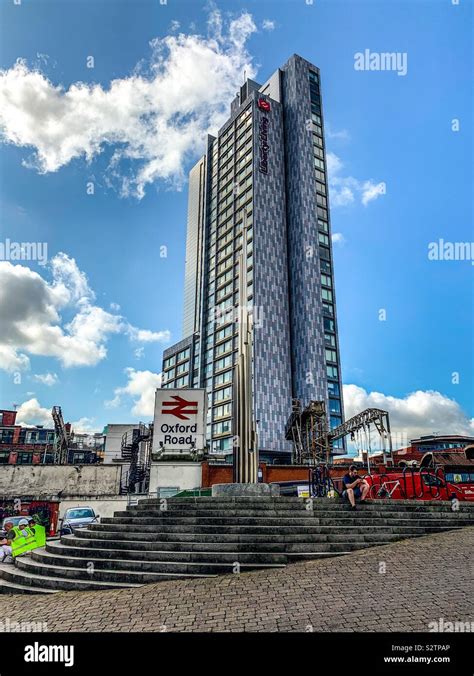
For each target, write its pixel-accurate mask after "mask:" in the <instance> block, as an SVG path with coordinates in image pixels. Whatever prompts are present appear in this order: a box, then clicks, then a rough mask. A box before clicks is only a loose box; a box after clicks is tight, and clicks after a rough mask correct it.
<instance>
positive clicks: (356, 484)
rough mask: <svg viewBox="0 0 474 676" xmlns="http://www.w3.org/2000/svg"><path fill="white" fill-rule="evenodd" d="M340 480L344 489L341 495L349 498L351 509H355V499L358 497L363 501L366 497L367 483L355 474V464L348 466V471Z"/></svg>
mask: <svg viewBox="0 0 474 676" xmlns="http://www.w3.org/2000/svg"><path fill="white" fill-rule="evenodd" d="M342 481H343V483H344V489H345V490H344V492H343V495H344V497H347V498H349V502H350V503H351V507H352V509H355V508H356V499H359V498H360V501H361V502H364V500H365V498H366V497H367V493H368V492H369V484H368V483H367V481H365V480H364V479H362V478H361V477H360V476H359V475H358V474H357V467H356V466H355V465H351V466H350V467H349V472H348V473H347V474H346V475H345V476H344V478H343V480H342Z"/></svg>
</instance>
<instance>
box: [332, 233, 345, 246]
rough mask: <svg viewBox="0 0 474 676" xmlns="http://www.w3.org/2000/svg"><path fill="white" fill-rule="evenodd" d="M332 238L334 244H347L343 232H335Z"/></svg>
mask: <svg viewBox="0 0 474 676" xmlns="http://www.w3.org/2000/svg"><path fill="white" fill-rule="evenodd" d="M331 240H332V243H333V244H341V245H342V244H345V243H346V238H345V237H344V235H343V234H342V232H333V234H332V236H331Z"/></svg>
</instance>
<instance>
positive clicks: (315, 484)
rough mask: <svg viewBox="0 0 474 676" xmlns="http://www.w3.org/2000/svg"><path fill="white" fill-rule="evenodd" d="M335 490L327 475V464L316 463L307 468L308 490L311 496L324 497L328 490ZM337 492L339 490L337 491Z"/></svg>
mask: <svg viewBox="0 0 474 676" xmlns="http://www.w3.org/2000/svg"><path fill="white" fill-rule="evenodd" d="M332 489H334V490H336V488H335V486H334V482H333V480H332V479H331V477H330V476H329V469H328V467H327V465H317V466H316V467H311V468H310V470H309V492H310V496H311V497H312V498H325V497H326V496H327V494H328V492H329V491H330V490H332ZM337 492H339V491H337Z"/></svg>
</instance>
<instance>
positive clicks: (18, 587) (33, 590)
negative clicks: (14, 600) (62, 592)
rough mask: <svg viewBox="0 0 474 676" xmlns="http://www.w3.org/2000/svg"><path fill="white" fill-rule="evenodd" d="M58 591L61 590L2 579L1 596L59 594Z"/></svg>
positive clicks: (0, 584)
mask: <svg viewBox="0 0 474 676" xmlns="http://www.w3.org/2000/svg"><path fill="white" fill-rule="evenodd" d="M12 567H13V566H12ZM58 591H59V589H46V588H44V587H43V588H40V587H29V586H27V585H24V584H18V583H16V582H11V581H9V580H3V579H2V578H0V594H57V593H58Z"/></svg>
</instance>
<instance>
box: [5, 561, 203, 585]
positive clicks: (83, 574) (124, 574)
mask: <svg viewBox="0 0 474 676" xmlns="http://www.w3.org/2000/svg"><path fill="white" fill-rule="evenodd" d="M57 558H59V557H57ZM56 563H57V562H56ZM56 563H55V564H52V563H50V564H47V563H43V562H39V561H35V560H34V559H33V558H19V559H18V561H17V566H18V568H19V570H21V571H22V572H27V573H30V574H32V575H36V576H38V579H43V577H44V576H45V575H46V576H48V577H52V578H54V577H60V578H61V579H67V580H79V581H81V582H85V583H87V582H90V581H93V582H94V584H95V583H97V582H99V583H103V582H106V583H118V584H122V585H129V584H133V585H137V584H138V585H142V584H147V583H148V582H160V581H162V580H174V579H176V578H178V577H179V578H182V577H192V578H195V577H215V574H209V573H182V572H181V573H172V572H166V573H153V572H145V571H140V570H119V569H114V568H112V567H110V568H105V569H100V568H99V567H98V566H97V565H95V563H94V567H93V568H92V567H90V568H89V571H92V572H88V570H87V568H85V567H84V568H82V569H81V568H77V567H70V566H59V565H56ZM189 565H190V564H189Z"/></svg>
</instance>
